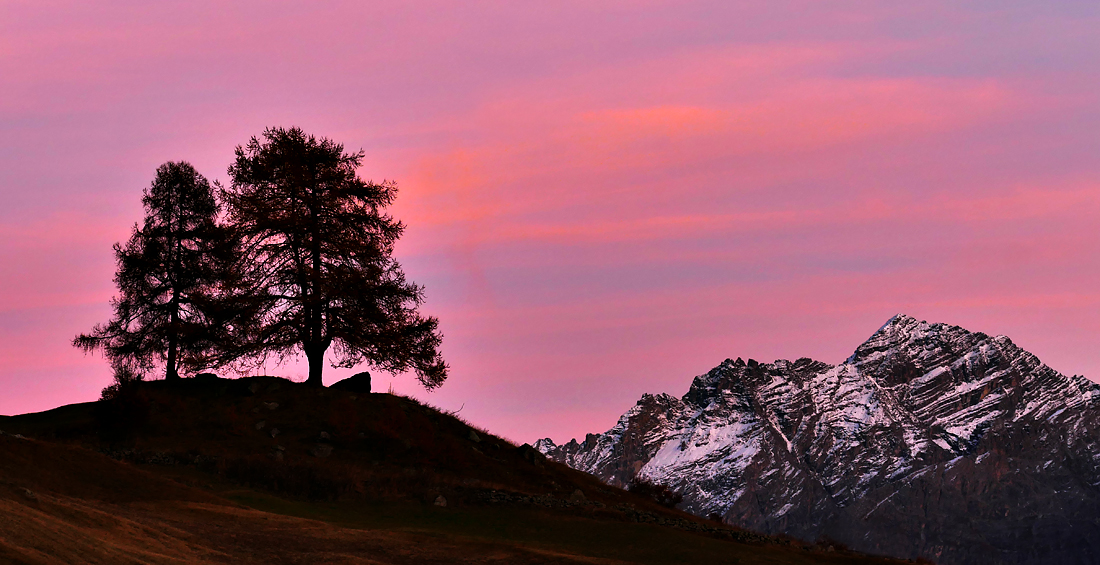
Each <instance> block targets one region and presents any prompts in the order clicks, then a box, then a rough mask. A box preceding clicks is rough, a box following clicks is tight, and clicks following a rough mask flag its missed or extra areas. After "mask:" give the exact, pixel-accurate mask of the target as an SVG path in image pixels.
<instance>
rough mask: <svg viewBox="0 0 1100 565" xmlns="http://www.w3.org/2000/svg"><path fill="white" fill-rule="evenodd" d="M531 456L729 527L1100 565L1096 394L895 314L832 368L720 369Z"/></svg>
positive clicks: (913, 553) (876, 548)
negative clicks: (655, 488) (654, 490)
mask: <svg viewBox="0 0 1100 565" xmlns="http://www.w3.org/2000/svg"><path fill="white" fill-rule="evenodd" d="M536 447H537V448H538V449H539V450H541V451H542V452H543V453H545V454H546V455H547V456H548V457H549V458H551V459H553V460H555V461H559V462H562V463H565V464H567V465H569V466H571V467H573V468H575V469H579V470H582V471H586V472H588V473H591V474H593V475H595V476H596V477H598V478H600V479H601V480H603V481H604V482H606V483H608V484H611V485H616V486H627V485H629V484H630V482H631V481H632V480H634V479H635V478H638V479H642V480H644V481H647V482H650V483H656V484H661V485H666V486H668V487H669V488H671V489H672V490H674V491H675V492H677V493H679V494H681V495H683V502H682V503H680V505H679V507H680V508H682V509H684V510H687V511H688V512H691V513H694V514H696V515H699V516H717V517H721V519H722V520H723V521H724V522H726V523H728V524H735V525H738V526H741V527H745V528H749V529H754V530H759V531H763V532H768V533H781V534H787V535H791V536H794V537H796V538H801V539H804V540H816V539H822V538H826V539H832V540H835V541H837V542H840V543H842V544H845V545H847V546H849V547H852V548H854V549H857V550H860V551H867V552H873V553H878V554H884V555H892V556H895V557H900V558H907V559H909V558H928V559H932V560H934V561H935V562H937V563H942V564H947V565H953V564H986V563H990V564H992V563H998V564H1001V563H1020V564H1024V563H1028V564H1030V563H1035V564H1038V563H1064V564H1073V563H1081V564H1085V563H1098V562H1100V386H1098V385H1096V384H1095V383H1092V382H1091V381H1089V380H1087V379H1085V378H1084V377H1079V376H1072V377H1067V376H1065V375H1062V374H1060V373H1058V372H1057V371H1054V370H1053V369H1051V368H1050V367H1047V366H1046V365H1044V364H1042V363H1041V362H1040V361H1039V359H1038V358H1036V357H1035V356H1034V355H1032V354H1031V353H1028V352H1027V351H1024V350H1023V349H1021V348H1019V347H1017V346H1016V345H1015V344H1014V343H1012V341H1011V340H1010V339H1009V338H1007V337H1004V336H995V337H990V336H988V335H985V334H982V333H976V332H970V331H967V330H965V329H963V328H960V327H957V326H951V325H946V324H938V323H937V324H931V323H928V322H925V321H920V320H916V319H914V318H912V317H909V316H905V315H898V316H895V317H893V318H891V319H890V320H889V321H888V322H887V323H886V324H885V325H884V326H882V327H881V328H880V329H879V330H878V331H877V332H875V333H874V335H872V336H871V338H870V339H868V340H867V341H866V342H865V343H863V344H862V345H860V346H859V347H858V348H857V349H856V350H855V353H853V354H852V355H851V357H849V358H848V359H847V360H845V361H844V362H843V363H841V364H839V365H836V366H832V365H828V364H826V363H822V362H819V361H814V360H811V359H805V358H803V359H799V360H797V361H786V360H779V361H775V362H774V363H766V364H764V363H758V362H756V361H753V360H751V359H750V360H749V361H748V362H745V361H742V360H741V359H740V358H739V359H737V360H729V359H727V360H726V361H724V362H722V363H721V364H720V365H718V366H717V367H715V368H714V369H712V370H711V371H709V372H708V373H707V374H705V375H700V376H698V377H696V378H695V379H694V381H693V382H692V384H691V388H690V389H689V390H688V392H687V394H685V395H684V396H683V397H681V398H676V397H673V396H670V395H667V394H659V395H650V394H646V395H643V396H642V398H641V399H640V400H639V401H638V403H637V404H636V405H635V406H634V407H632V408H631V409H630V410H628V411H627V412H626V413H625V414H623V415H622V417H621V418H620V419H619V421H618V423H617V424H616V425H615V426H614V427H612V428H611V429H610V430H608V431H607V432H605V433H602V434H589V435H588V436H587V437H586V438H585V440H584V441H583V442H577V441H576V440H575V439H574V440H572V441H570V442H568V443H566V444H564V445H556V444H555V443H554V442H553V441H551V440H550V439H543V440H540V441H539V442H538V443H537V444H536Z"/></svg>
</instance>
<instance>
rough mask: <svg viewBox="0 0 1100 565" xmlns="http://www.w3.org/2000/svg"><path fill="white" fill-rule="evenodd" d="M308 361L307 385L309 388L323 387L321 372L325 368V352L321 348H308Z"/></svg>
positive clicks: (306, 350)
mask: <svg viewBox="0 0 1100 565" xmlns="http://www.w3.org/2000/svg"><path fill="white" fill-rule="evenodd" d="M304 349H305V352H306V359H307V360H308V361H309V378H307V379H306V384H307V385H309V386H315V387H318V388H320V387H323V386H325V384H324V382H322V381H321V371H322V370H323V369H324V368H325V350H324V349H321V348H319V347H306V348H304Z"/></svg>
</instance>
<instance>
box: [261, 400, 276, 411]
mask: <svg viewBox="0 0 1100 565" xmlns="http://www.w3.org/2000/svg"><path fill="white" fill-rule="evenodd" d="M264 406H266V407H267V409H268V410H274V409H276V408H278V407H279V403H278V402H264Z"/></svg>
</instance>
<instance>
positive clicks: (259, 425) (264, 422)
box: [256, 420, 267, 430]
mask: <svg viewBox="0 0 1100 565" xmlns="http://www.w3.org/2000/svg"><path fill="white" fill-rule="evenodd" d="M266 425H267V420H260V421H259V422H256V429H257V430H262V429H264V426H266Z"/></svg>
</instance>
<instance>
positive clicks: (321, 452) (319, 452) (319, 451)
mask: <svg viewBox="0 0 1100 565" xmlns="http://www.w3.org/2000/svg"><path fill="white" fill-rule="evenodd" d="M309 453H310V454H311V455H313V456H314V457H328V456H329V455H332V446H331V445H329V444H327V443H318V444H317V445H314V446H313V449H310V450H309Z"/></svg>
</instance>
